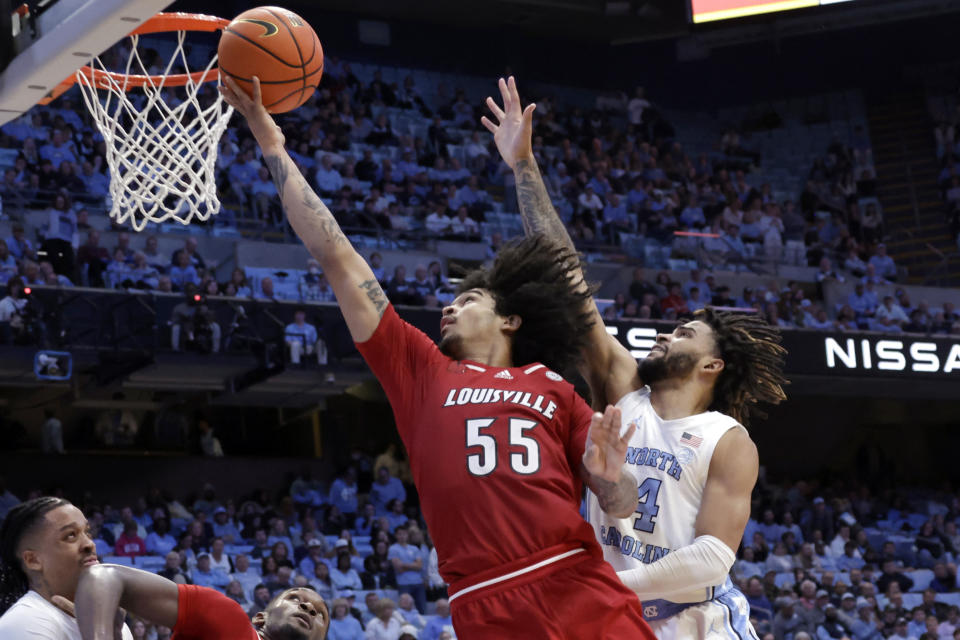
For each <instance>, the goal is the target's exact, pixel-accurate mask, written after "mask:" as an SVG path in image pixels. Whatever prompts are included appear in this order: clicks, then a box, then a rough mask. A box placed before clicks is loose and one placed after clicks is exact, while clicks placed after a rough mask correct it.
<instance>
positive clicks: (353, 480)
mask: <svg viewBox="0 0 960 640" xmlns="http://www.w3.org/2000/svg"><path fill="white" fill-rule="evenodd" d="M330 504H331V505H333V506H335V507H337V509H339V510H340V512H341V513H343V514H344V515H346V516H348V517H350V519H351V520H352V519H353V517H354V516H356V513H357V471H356V469H354V468H353V467H352V466H351V467H347V469H346V471H345V472H344V473H343V475H341V476H340V477H338V478H336V479H335V480H334V481H333V484H331V485H330Z"/></svg>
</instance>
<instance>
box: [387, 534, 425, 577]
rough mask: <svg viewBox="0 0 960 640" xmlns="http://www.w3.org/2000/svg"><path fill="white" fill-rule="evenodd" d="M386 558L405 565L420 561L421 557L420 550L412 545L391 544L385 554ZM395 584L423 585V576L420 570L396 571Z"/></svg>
mask: <svg viewBox="0 0 960 640" xmlns="http://www.w3.org/2000/svg"><path fill="white" fill-rule="evenodd" d="M387 558H388V559H390V560H393V559H394V558H396V559H397V560H399V561H400V562H403V563H405V564H412V563H414V562H416V561H417V560H422V559H423V556H422V554H421V553H420V549H418V548H417V547H415V546H413V545H412V544H399V543H397V544H392V545H390V550H389V551H388V552H387ZM397 584H423V575H422V574H421V573H420V570H419V569H417V570H411V571H398V572H397Z"/></svg>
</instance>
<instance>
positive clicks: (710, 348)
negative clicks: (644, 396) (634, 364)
mask: <svg viewBox="0 0 960 640" xmlns="http://www.w3.org/2000/svg"><path fill="white" fill-rule="evenodd" d="M716 358H717V356H716V343H715V342H714V337H713V329H711V328H710V325H708V324H706V323H704V322H700V321H699V320H695V321H693V322H687V323H684V324H681V325H680V326H678V327H677V328H676V329H674V330H673V333H660V334H657V343H656V345H655V346H654V347H653V349H651V350H650V354H649V355H648V356H647V357H646V358H644V359H643V360H641V361H640V379H641V380H643V382H644V383H645V384H653V383H656V382H660V381H662V380H668V379H679V380H683V379H686V378H688V377H690V375H691V374H693V373H694V372H695V371H696V370H697V369H699V368H701V367H703V366H704V365H705V364H706V363H708V362H710V361H712V360H715V359H716Z"/></svg>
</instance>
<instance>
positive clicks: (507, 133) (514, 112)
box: [480, 76, 537, 169]
mask: <svg viewBox="0 0 960 640" xmlns="http://www.w3.org/2000/svg"><path fill="white" fill-rule="evenodd" d="M498 84H499V86H500V96H501V97H502V98H503V108H502V109H501V108H500V106H499V105H497V102H496V100H494V99H493V98H489V97H488V98H487V107H489V109H490V111H491V112H492V113H493V115H494V117H495V118H496V119H497V124H494V123H493V122H492V121H491V120H490V118H488V117H487V116H483V117H482V118H480V123H481V124H482V125H483V126H485V127H486V128H487V129H488V130H489V131H490V133H492V134H493V141H494V142H496V143H497V150H498V151H499V152H500V155H501V156H502V157H503V161H504V162H506V163H507V165H509V167H510V168H511V169H513V168H515V167H516V165H517V161H518V160H523V159H525V158H527V159H529V158H533V111H534V109H536V108H537V105H535V104H533V103H530V104H528V105H527V108H526V109H521V108H520V94H518V93H517V82H516V80H514V79H513V76H510V77H509V78H508V79H507V80H504V79H503V78H500V82H499V83H498Z"/></svg>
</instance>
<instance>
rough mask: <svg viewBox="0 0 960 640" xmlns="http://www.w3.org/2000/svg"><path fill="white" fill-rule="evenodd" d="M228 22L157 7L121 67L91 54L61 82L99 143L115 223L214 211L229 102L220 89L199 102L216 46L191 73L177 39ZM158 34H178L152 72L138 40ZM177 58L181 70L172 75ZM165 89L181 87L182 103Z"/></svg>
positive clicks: (140, 224) (213, 76)
mask: <svg viewBox="0 0 960 640" xmlns="http://www.w3.org/2000/svg"><path fill="white" fill-rule="evenodd" d="M229 22H230V21H229V20H224V19H222V18H216V17H213V16H205V15H200V14H189V13H159V14H157V15H156V16H154V17H153V18H151V19H150V20H147V21H146V22H144V23H143V25H141V26H140V27H139V28H137V29H136V30H134V31H133V32H132V33H131V34H130V36H129V37H130V57H129V59H128V60H127V61H126V67H125V69H124V72H123V73H116V72H112V71H109V70H108V69H107V67H106V66H105V65H104V63H103V62H102V61H101V60H100V57H99V56H94V57H93V58H92V59H91V61H90V63H89V65H87V66H84V67H81V68H80V70H79V71H77V73H76V75H75V76H74V77H73V78H68V79H67V80H66V81H64V83H63V84H62V85H61V87H66V88H69V86H71V85H72V84H74V83H76V84H79V85H80V89H81V93H82V94H83V100H84V102H85V103H86V105H87V108H88V109H89V110H90V113H91V115H93V118H94V120H95V121H96V123H97V128H98V129H99V130H100V133H101V135H102V136H103V139H104V142H105V143H106V148H107V153H106V156H107V158H106V159H107V165H108V166H109V168H110V197H111V200H112V203H111V207H110V217H111V218H113V219H114V220H116V221H117V223H120V224H122V223H124V222H126V221H127V220H129V221H130V224H131V225H132V226H133V228H134V229H136V230H137V231H141V230H143V228H144V227H145V226H146V225H147V223H148V222H157V223H160V222H166V221H169V220H175V221H177V222H179V223H181V224H189V223H190V221H191V220H193V219H194V218H196V219H198V220H207V219H208V218H209V217H210V216H211V215H212V214H215V213H217V212H218V211H219V210H220V200H219V198H218V197H217V185H216V181H215V172H216V161H217V145H218V144H219V142H220V137H221V136H222V135H223V132H224V131H225V130H226V128H227V121H229V120H230V116H231V115H232V114H233V108H232V107H230V106H229V105H228V104H227V103H226V102H225V101H224V100H223V97H222V96H221V95H220V92H219V91H217V92H216V97H215V98H213V99H212V100H211V101H210V104H207V105H202V104H201V102H200V95H199V94H200V90H201V88H202V86H203V84H204V83H206V82H212V81H215V80H216V81H219V79H220V72H219V70H218V69H217V68H216V67H215V66H214V65H215V63H216V60H217V58H216V52H214V55H213V57H212V58H211V60H210V62H209V63H208V64H207V66H206V68H205V69H203V70H202V71H195V72H192V73H191V72H190V67H189V64H188V62H187V54H186V52H185V51H184V41H185V39H186V34H187V32H188V31H206V32H214V31H218V30H221V29H223V28H224V27H225V26H226V25H227V24H229ZM162 32H175V33H176V34H177V42H176V48H175V49H174V52H173V54H172V55H171V56H170V59H169V60H168V61H167V65H166V68H165V69H164V71H163V73H161V74H159V75H151V74H150V73H149V72H148V70H147V67H146V65H145V64H144V61H143V60H142V59H141V58H140V53H139V52H138V50H137V46H138V44H139V39H140V36H141V35H143V34H149V33H162ZM178 63H179V64H181V65H182V66H183V68H184V71H185V72H184V73H178V74H174V73H171V71H172V70H173V68H174V65H175V64H178ZM169 87H183V93H182V94H181V95H179V96H178V99H182V100H183V102H181V103H180V104H176V105H175V104H170V103H168V102H167V101H166V100H165V99H164V95H163V94H164V92H165V89H167V88H169ZM133 90H137V93H139V92H141V91H142V95H143V97H144V98H145V101H144V102H143V104H142V105H139V106H138V104H136V103H135V101H134V99H131V95H130V93H131V92H132V91H133ZM60 92H61V93H62V91H60ZM56 95H58V94H56ZM136 102H139V100H137V101H136Z"/></svg>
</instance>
